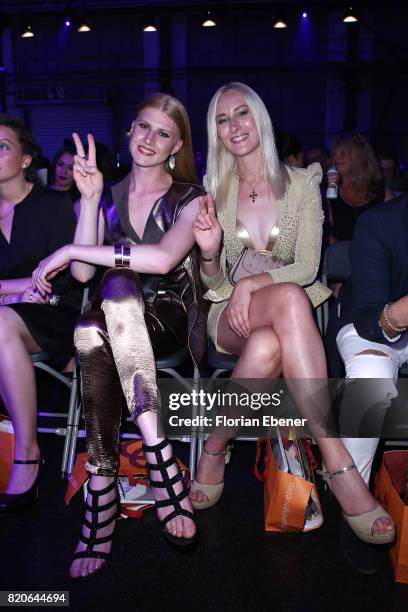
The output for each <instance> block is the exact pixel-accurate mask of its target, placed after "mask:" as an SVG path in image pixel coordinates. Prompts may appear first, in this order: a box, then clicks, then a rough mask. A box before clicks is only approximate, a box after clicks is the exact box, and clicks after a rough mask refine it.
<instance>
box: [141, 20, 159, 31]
mask: <svg viewBox="0 0 408 612" xmlns="http://www.w3.org/2000/svg"><path fill="white" fill-rule="evenodd" d="M143 32H157V26H156V20H155V19H154V18H152V17H148V18H147V19H145V20H144V22H143Z"/></svg>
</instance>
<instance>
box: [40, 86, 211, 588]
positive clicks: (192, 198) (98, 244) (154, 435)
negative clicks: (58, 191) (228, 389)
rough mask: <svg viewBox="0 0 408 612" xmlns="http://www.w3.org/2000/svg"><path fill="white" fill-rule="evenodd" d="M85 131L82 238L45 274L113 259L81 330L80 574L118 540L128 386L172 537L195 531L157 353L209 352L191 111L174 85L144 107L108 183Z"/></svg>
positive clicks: (84, 274) (82, 275)
mask: <svg viewBox="0 0 408 612" xmlns="http://www.w3.org/2000/svg"><path fill="white" fill-rule="evenodd" d="M74 139H75V142H76V146H77V155H76V156H75V163H74V177H75V180H76V183H77V186H78V189H79V190H80V192H81V211H80V217H79V222H78V226H77V231H76V234H75V241H74V244H73V245H70V246H68V247H67V248H63V249H60V250H59V251H57V252H56V253H55V254H54V255H53V256H51V257H49V258H48V259H46V260H45V261H43V262H42V263H41V265H40V266H39V267H38V269H37V270H36V272H35V274H34V280H35V283H36V285H37V286H38V287H39V289H40V290H41V291H47V289H48V287H49V282H50V279H51V278H52V276H53V275H54V274H55V271H56V270H58V269H60V268H63V267H64V266H67V265H68V263H69V262H71V261H72V262H73V263H72V266H71V268H72V273H73V275H74V276H75V277H76V278H78V279H79V280H81V281H87V280H89V279H90V278H92V276H93V275H94V273H95V266H98V265H99V266H104V267H106V268H108V270H107V271H106V273H105V275H104V277H103V279H102V281H101V284H100V288H99V291H98V292H97V295H96V297H95V298H94V301H93V308H92V310H91V311H90V312H88V313H87V314H86V315H85V316H83V317H82V318H81V320H80V322H79V324H78V326H77V328H76V331H75V344H76V348H77V351H78V355H79V361H80V366H81V372H82V381H83V399H84V412H85V418H86V429H87V446H88V463H87V469H88V471H89V473H90V474H91V477H90V480H89V489H88V490H89V494H88V499H87V505H86V512H85V520H84V526H83V529H82V534H81V537H80V541H79V544H78V546H77V549H76V552H75V555H74V561H73V563H72V565H71V576H73V577H77V576H87V575H88V574H91V573H93V572H95V571H96V570H98V569H99V568H100V567H101V565H102V564H103V563H104V562H105V561H106V559H107V558H108V555H109V552H110V549H111V540H112V537H113V531H114V526H115V519H116V517H117V514H118V508H119V505H118V490H117V485H116V479H115V477H116V471H117V444H118V430H119V425H120V418H121V399H122V393H123V394H124V395H125V398H126V401H127V405H128V408H129V411H130V414H131V416H132V418H133V420H134V421H135V423H136V424H137V425H138V427H139V429H140V431H141V433H142V436H143V439H144V444H145V446H144V450H145V456H146V459H147V462H148V466H149V468H150V473H151V485H152V487H153V492H154V495H155V499H156V506H157V513H158V516H159V519H160V521H161V523H162V527H163V535H164V536H165V537H166V538H167V539H168V540H170V542H171V543H173V544H175V545H180V546H185V545H190V544H192V543H193V542H194V541H195V539H196V535H197V533H196V526H195V524H194V520H193V514H192V508H191V503H190V501H189V499H188V493H187V490H185V489H184V487H183V482H182V480H181V476H180V472H179V469H178V467H177V463H176V461H175V458H174V455H173V451H172V448H171V445H170V443H169V441H168V440H166V439H163V437H161V436H160V434H159V433H158V431H159V430H160V428H159V421H158V408H159V400H158V391H157V384H156V368H155V357H161V356H164V355H166V354H169V353H170V352H174V351H175V350H177V349H178V348H181V347H184V346H185V345H186V344H187V343H188V342H189V343H190V350H191V353H192V355H193V358H194V359H196V360H198V359H199V354H200V352H201V347H200V346H198V344H197V339H198V340H200V335H199V334H198V333H196V332H197V329H200V328H202V324H201V322H200V320H199V319H200V312H199V309H197V299H196V297H197V295H199V277H198V275H196V271H197V273H198V265H196V261H195V254H194V251H192V249H193V246H194V236H193V230H192V224H193V221H194V219H195V216H196V214H197V212H198V196H200V195H201V194H202V193H203V190H202V188H201V187H199V186H197V184H196V175H195V168H194V161H193V151H192V145H191V134H190V126H189V121H188V116H187V113H186V110H185V108H184V106H183V105H182V104H181V102H179V101H178V100H177V99H175V98H173V97H172V96H170V95H166V94H160V93H158V94H154V95H151V96H149V97H148V98H147V99H146V100H144V101H143V102H142V103H141V104H140V105H139V107H138V109H137V111H136V114H135V119H134V121H133V124H132V131H131V136H130V142H129V150H130V153H131V156H132V160H133V163H132V169H131V172H130V174H129V175H128V176H127V177H126V178H125V179H123V180H122V181H121V182H120V183H118V184H117V185H115V186H114V187H112V188H109V189H108V190H105V192H103V184H102V183H103V181H102V175H101V173H100V171H99V170H98V168H97V167H96V157H95V145H94V141H93V138H92V137H91V136H88V143H89V153H88V157H87V158H86V157H85V155H84V149H83V146H82V143H81V141H80V139H79V137H78V135H77V134H74ZM103 242H105V246H103ZM202 340H204V341H205V337H204V338H202ZM91 510H92V512H91Z"/></svg>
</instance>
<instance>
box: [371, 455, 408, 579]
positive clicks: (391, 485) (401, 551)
mask: <svg viewBox="0 0 408 612" xmlns="http://www.w3.org/2000/svg"><path fill="white" fill-rule="evenodd" d="M407 461H408V450H407V451H406V450H395V451H387V452H386V453H384V455H383V461H382V465H381V469H380V471H379V472H378V474H377V478H376V497H377V498H378V501H379V502H380V504H381V505H382V506H383V507H384V508H385V510H387V512H389V513H390V514H391V516H392V518H393V520H394V523H395V528H396V532H397V534H396V539H395V544H394V546H393V547H392V548H391V549H390V558H391V563H392V567H393V568H394V577H395V580H396V582H403V583H405V584H408V506H406V505H405V504H404V502H403V500H402V499H401V497H400V495H399V493H400V491H401V488H402V483H403V478H404V472H405V466H406V464H407Z"/></svg>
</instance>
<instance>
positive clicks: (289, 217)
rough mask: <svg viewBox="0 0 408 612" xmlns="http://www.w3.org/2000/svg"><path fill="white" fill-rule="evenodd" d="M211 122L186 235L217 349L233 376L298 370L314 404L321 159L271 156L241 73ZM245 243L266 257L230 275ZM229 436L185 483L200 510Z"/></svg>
mask: <svg viewBox="0 0 408 612" xmlns="http://www.w3.org/2000/svg"><path fill="white" fill-rule="evenodd" d="M207 128H208V140H209V150H208V163H207V178H206V185H207V189H208V193H209V195H208V196H206V197H205V198H201V202H200V212H199V214H198V215H197V218H196V220H195V223H194V235H195V238H196V241H197V243H198V245H199V247H200V249H201V276H202V279H203V281H204V283H205V284H206V286H207V287H208V292H207V294H206V297H207V299H209V300H210V301H211V302H213V304H212V306H211V309H210V313H209V319H208V333H209V335H210V337H211V339H212V341H213V342H214V344H215V345H216V347H217V348H218V350H220V351H224V352H226V353H232V354H238V355H239V359H238V362H237V364H236V366H235V368H234V370H233V373H232V378H233V379H237V378H241V379H245V378H274V377H277V376H279V375H280V374H283V376H284V377H285V378H286V379H289V381H290V380H292V381H293V379H303V380H301V381H300V383H299V384H297V385H293V388H292V392H293V393H294V395H295V397H296V400H297V403H298V406H299V408H300V410H301V411H302V412H303V413H304V414H307V415H310V406H311V405H312V404H313V401H314V399H315V397H316V396H314V384H313V381H314V380H316V379H324V378H326V376H327V372H326V360H325V354H324V350H323V345H322V342H321V338H320V335H319V332H318V330H317V328H316V325H315V322H314V319H313V314H312V308H311V302H312V305H313V306H317V305H318V304H319V303H321V302H322V301H323V300H324V299H326V298H327V297H328V294H329V291H328V290H327V289H326V288H325V287H323V286H322V285H321V284H320V283H318V282H316V281H315V277H316V274H317V270H318V266H319V261H320V245H321V234H322V220H323V215H322V210H321V197H320V190H319V183H320V180H321V168H320V166H319V165H318V164H312V165H311V166H309V168H308V169H306V170H304V169H298V168H286V167H285V166H284V165H283V164H281V163H280V162H279V160H278V156H277V153H276V147H275V141H274V135H273V129H272V124H271V120H270V118H269V115H268V113H267V110H266V108H265V105H264V104H263V102H262V100H261V99H260V97H259V96H258V95H257V94H256V93H255V91H253V90H252V89H251V88H249V87H248V86H246V85H244V84H242V83H230V84H227V85H225V86H223V87H221V88H220V89H219V90H218V91H217V92H216V94H215V95H214V97H213V98H212V100H211V103H210V107H209V110H208V124H207ZM210 194H212V195H210ZM212 196H214V200H215V202H216V203H217V206H216V208H215V205H214V200H213V197H212ZM244 247H251V248H253V249H254V250H255V251H258V252H261V253H263V254H265V255H269V256H270V258H271V262H273V263H274V266H273V268H272V267H270V268H269V269H267V270H266V271H265V272H261V273H259V274H255V275H252V276H248V277H246V278H241V280H238V282H236V283H235V285H233V284H232V283H231V269H234V265H235V264H236V262H237V261H238V260H239V257H240V254H241V252H242V249H243V248H244ZM323 408H324V407H323ZM323 412H324V410H323ZM228 442H229V439H228V438H227V437H226V436H225V433H224V436H223V435H222V434H220V433H218V434H217V435H214V434H213V435H211V436H210V437H209V438H208V440H207V441H206V444H205V447H204V453H203V455H202V457H201V460H200V463H199V466H198V471H197V478H196V480H195V482H194V483H193V485H192V488H191V492H190V498H191V500H192V504H193V506H194V508H196V509H203V508H208V507H210V506H213V505H214V504H215V503H216V502H217V501H218V499H219V497H220V495H221V494H222V490H223V484H224V483H223V481H224V468H225V458H226V455H227V453H228ZM318 443H319V446H320V450H321V452H322V456H323V462H324V465H325V469H326V471H325V472H324V475H325V477H326V478H327V480H329V481H330V486H331V488H332V490H333V493H334V494H335V496H336V497H337V499H338V501H339V503H340V505H341V507H342V509H343V512H344V515H345V518H346V520H347V521H348V522H349V524H350V526H351V527H352V529H353V530H354V531H355V533H356V534H357V535H358V536H359V537H360V538H362V539H364V540H365V541H369V542H373V543H383V542H388V541H391V540H392V539H393V537H394V526H393V523H392V520H391V518H390V517H389V515H388V514H387V513H386V512H385V511H384V510H383V509H382V508H381V506H379V505H378V504H377V503H376V501H375V500H374V498H373V497H372V495H371V493H370V492H369V490H368V488H367V486H366V484H365V483H364V481H363V479H362V478H361V476H360V474H359V472H358V471H357V470H356V468H355V465H354V464H353V461H352V459H351V457H350V455H349V453H348V452H347V451H346V449H345V448H344V446H343V445H342V443H341V442H340V441H339V440H337V439H329V438H327V437H323V436H321V437H319V438H318Z"/></svg>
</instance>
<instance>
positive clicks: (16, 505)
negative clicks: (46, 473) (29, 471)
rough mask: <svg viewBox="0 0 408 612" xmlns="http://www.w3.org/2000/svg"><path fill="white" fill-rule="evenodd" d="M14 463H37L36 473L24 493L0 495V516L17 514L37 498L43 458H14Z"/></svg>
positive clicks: (31, 504)
mask: <svg viewBox="0 0 408 612" xmlns="http://www.w3.org/2000/svg"><path fill="white" fill-rule="evenodd" d="M14 463H16V464H18V465H38V466H39V469H38V474H37V476H36V477H35V480H34V482H33V484H32V485H31V487H30V488H29V489H27V491H24V493H2V494H1V495H0V517H1V516H10V515H11V514H18V513H19V512H23V511H24V510H28V509H30V508H32V506H33V505H34V503H35V501H36V500H37V498H38V482H39V480H40V478H41V476H42V469H43V466H44V459H42V458H41V457H40V458H39V459H26V460H24V461H23V460H21V459H14Z"/></svg>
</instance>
